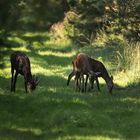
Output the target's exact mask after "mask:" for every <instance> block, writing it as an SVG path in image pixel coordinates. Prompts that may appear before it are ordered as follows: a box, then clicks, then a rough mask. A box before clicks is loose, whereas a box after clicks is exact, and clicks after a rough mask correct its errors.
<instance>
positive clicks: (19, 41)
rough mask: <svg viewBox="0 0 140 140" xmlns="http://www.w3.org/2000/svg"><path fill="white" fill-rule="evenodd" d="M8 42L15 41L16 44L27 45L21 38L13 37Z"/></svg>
mask: <svg viewBox="0 0 140 140" xmlns="http://www.w3.org/2000/svg"><path fill="white" fill-rule="evenodd" d="M8 40H9V41H15V42H17V43H19V44H24V43H25V41H24V40H23V39H21V38H19V37H13V36H12V37H8Z"/></svg>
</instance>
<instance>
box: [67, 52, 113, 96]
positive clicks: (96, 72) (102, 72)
mask: <svg viewBox="0 0 140 140" xmlns="http://www.w3.org/2000/svg"><path fill="white" fill-rule="evenodd" d="M72 64H73V71H72V72H71V73H70V74H69V76H68V81H67V85H69V82H70V80H71V78H72V77H73V76H74V75H75V77H76V83H77V85H80V84H79V83H80V80H79V79H80V76H82V78H83V74H85V75H86V82H85V91H86V87H87V81H88V77H89V76H90V83H91V88H93V82H94V80H96V83H97V87H98V90H100V88H99V81H98V77H102V78H103V79H104V80H105V82H106V84H107V86H108V90H109V92H110V93H112V89H113V78H112V76H111V77H110V76H109V74H108V72H107V70H106V68H105V66H104V65H103V63H101V62H100V61H97V60H95V59H92V58H90V57H88V56H87V55H86V54H83V53H79V54H78V55H77V56H76V57H75V59H74V60H73V61H72ZM77 73H78V74H77ZM78 80H79V82H78ZM83 82H84V78H83ZM82 88H83V85H82Z"/></svg>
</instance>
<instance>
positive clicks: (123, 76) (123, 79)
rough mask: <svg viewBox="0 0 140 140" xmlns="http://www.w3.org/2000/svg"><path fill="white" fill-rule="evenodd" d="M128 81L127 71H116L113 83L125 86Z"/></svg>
mask: <svg viewBox="0 0 140 140" xmlns="http://www.w3.org/2000/svg"><path fill="white" fill-rule="evenodd" d="M128 82H129V76H128V75H127V73H124V72H118V73H117V75H115V76H114V83H116V84H117V85H119V86H121V87H125V86H127V85H128Z"/></svg>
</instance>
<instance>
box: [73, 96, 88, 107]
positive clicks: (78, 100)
mask: <svg viewBox="0 0 140 140" xmlns="http://www.w3.org/2000/svg"><path fill="white" fill-rule="evenodd" d="M72 102H73V103H75V104H78V103H80V104H83V105H88V104H87V102H85V101H84V100H81V99H79V98H73V100H72Z"/></svg>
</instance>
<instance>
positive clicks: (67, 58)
mask: <svg viewBox="0 0 140 140" xmlns="http://www.w3.org/2000/svg"><path fill="white" fill-rule="evenodd" d="M36 39H40V41H39V40H37V41H36ZM9 40H10V41H13V45H12V46H11V47H9V48H7V47H5V48H4V47H3V46H2V47H3V48H2V47H1V51H2V54H3V57H2V60H3V62H4V63H3V65H2V66H1V69H0V140H19V139H20V140H61V139H62V140H75V139H76V140H94V139H95V140H125V139H126V140H127V139H140V94H139V92H140V88H139V86H135V87H129V88H125V89H124V90H119V89H114V92H113V95H110V94H109V93H108V91H107V88H106V85H105V83H104V81H103V80H101V79H100V82H101V90H102V91H101V92H97V89H95V91H94V92H87V93H86V94H82V93H76V92H75V89H74V80H72V81H71V83H70V86H69V87H67V86H66V81H67V76H68V74H69V73H70V72H71V70H72V66H71V60H72V59H73V57H74V56H75V54H76V53H77V51H82V52H86V53H87V54H89V55H93V56H95V58H96V59H99V60H101V61H103V62H104V63H105V65H106V66H107V68H108V70H109V71H111V72H112V73H113V71H114V70H113V69H112V63H110V62H109V59H107V56H106V54H108V53H109V52H110V50H104V49H97V50H94V49H93V48H82V49H80V50H78V48H77V47H76V46H73V45H71V43H70V42H61V44H60V43H59V44H58V43H52V42H51V41H48V37H47V35H45V34H41V33H39V34H31V33H26V34H24V35H22V36H20V37H17V36H16V34H15V37H14V38H10V39H9ZM27 40H29V43H27ZM15 43H16V44H19V46H16V45H14V44H15ZM14 50H22V51H24V52H25V53H26V54H27V55H28V56H29V58H30V61H31V67H32V73H33V74H35V75H37V76H39V77H40V78H41V81H40V83H39V85H38V87H37V89H36V90H35V91H34V92H33V93H31V94H26V93H25V90H24V86H23V85H24V81H23V77H22V76H19V77H18V82H17V86H16V93H11V92H10V76H11V75H10V62H9V55H10V54H11V53H12V52H13V51H14ZM114 74H115V81H114V82H115V85H120V86H122V87H125V85H126V83H125V78H124V79H121V78H122V77H121V76H120V75H121V74H120V73H118V74H116V73H115V72H114ZM119 76H120V77H119ZM123 76H124V74H123ZM126 78H127V77H126Z"/></svg>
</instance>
